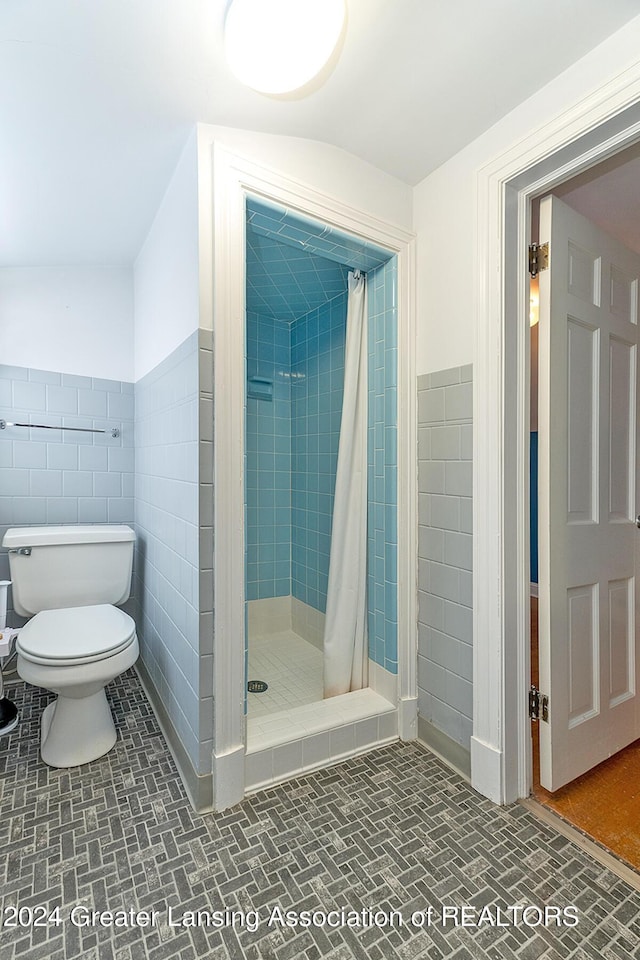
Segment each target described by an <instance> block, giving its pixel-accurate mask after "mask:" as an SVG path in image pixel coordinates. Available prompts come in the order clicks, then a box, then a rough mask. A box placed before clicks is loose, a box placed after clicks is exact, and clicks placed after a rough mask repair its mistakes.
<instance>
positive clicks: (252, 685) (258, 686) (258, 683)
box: [247, 680, 269, 693]
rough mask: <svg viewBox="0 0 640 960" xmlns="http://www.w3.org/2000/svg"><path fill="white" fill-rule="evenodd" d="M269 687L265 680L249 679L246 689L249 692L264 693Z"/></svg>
mask: <svg viewBox="0 0 640 960" xmlns="http://www.w3.org/2000/svg"><path fill="white" fill-rule="evenodd" d="M268 689H269V684H268V683H267V682H266V680H249V682H248V683H247V690H248V692H249V693H264V692H265V690H268Z"/></svg>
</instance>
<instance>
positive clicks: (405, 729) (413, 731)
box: [398, 697, 418, 740]
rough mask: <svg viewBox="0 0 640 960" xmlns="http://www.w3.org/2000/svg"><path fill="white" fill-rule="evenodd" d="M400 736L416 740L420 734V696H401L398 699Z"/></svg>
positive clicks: (404, 738)
mask: <svg viewBox="0 0 640 960" xmlns="http://www.w3.org/2000/svg"><path fill="white" fill-rule="evenodd" d="M398 736H399V737H400V739H401V740H415V739H416V737H417V736H418V698H417V697H400V700H399V701H398Z"/></svg>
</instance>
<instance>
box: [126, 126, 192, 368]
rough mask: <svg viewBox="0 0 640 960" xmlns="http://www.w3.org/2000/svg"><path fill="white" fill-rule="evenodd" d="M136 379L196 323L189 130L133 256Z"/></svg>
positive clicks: (165, 354) (182, 338) (169, 350)
mask: <svg viewBox="0 0 640 960" xmlns="http://www.w3.org/2000/svg"><path fill="white" fill-rule="evenodd" d="M133 276H134V312H135V379H136V380H139V379H140V378H141V377H143V376H144V375H145V374H146V373H148V372H149V370H152V369H153V368H154V367H156V366H157V365H158V364H159V363H160V361H161V360H164V358H165V357H167V356H169V354H170V353H172V352H173V351H174V350H175V348H176V347H178V346H179V345H180V344H181V343H182V342H183V340H186V338H187V337H188V336H189V334H191V333H193V331H194V330H196V329H197V328H198V317H199V304H198V296H199V291H198V157H197V149H196V131H195V129H194V130H193V131H192V133H191V135H190V136H189V139H188V140H187V143H186V144H185V147H184V150H183V151H182V154H181V156H180V159H179V161H178V164H177V166H176V169H175V170H174V172H173V176H172V177H171V180H170V181H169V184H168V186H167V190H166V192H165V195H164V197H163V199H162V202H161V204H160V206H159V207H158V211H157V213H156V216H155V218H154V220H153V223H152V224H151V227H150V229H149V233H148V234H147V238H146V240H145V242H144V244H143V245H142V248H141V250H140V253H139V254H138V257H137V258H136V261H135V264H134V269H133Z"/></svg>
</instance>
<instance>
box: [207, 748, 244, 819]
mask: <svg viewBox="0 0 640 960" xmlns="http://www.w3.org/2000/svg"><path fill="white" fill-rule="evenodd" d="M244 754H245V750H244V745H243V744H242V745H240V746H239V747H236V748H235V749H234V750H231V751H230V752H229V753H223V754H221V755H219V756H216V754H215V753H214V755H213V773H212V780H213V809H214V810H215V811H216V813H219V812H220V811H221V810H227V809H228V808H229V807H234V806H235V805H236V803H240V801H241V800H242V799H243V797H244Z"/></svg>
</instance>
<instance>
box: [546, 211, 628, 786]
mask: <svg viewBox="0 0 640 960" xmlns="http://www.w3.org/2000/svg"><path fill="white" fill-rule="evenodd" d="M547 241H548V242H549V247H550V267H549V269H547V270H545V271H543V272H542V273H541V274H540V331H539V358H540V370H539V580H540V584H539V596H540V599H539V643H540V689H541V691H542V692H543V693H545V694H548V695H549V722H548V723H545V722H543V721H542V720H541V721H540V781H541V783H542V786H543V787H546V789H548V790H552V791H553V790H557V789H558V788H559V787H561V786H562V785H563V784H565V783H568V782H569V781H570V780H573V779H574V778H575V777H577V776H579V775H580V774H581V773H584V772H585V771H586V770H589V769H590V768H591V767H593V766H595V765H596V764H598V763H600V762H601V761H602V760H605V759H606V758H607V757H609V756H610V755H611V754H613V753H615V752H616V751H617V750H620V749H621V748H622V747H624V746H626V745H627V744H628V743H630V742H631V741H633V740H635V739H636V738H637V737H639V736H640V726H639V718H640V704H639V703H638V699H639V698H638V686H639V685H638V679H639V674H638V667H639V661H640V657H639V656H638V644H637V628H636V609H637V606H638V583H637V581H638V577H637V576H636V571H637V565H638V556H639V554H638V549H639V545H640V529H638V528H637V526H636V515H637V513H638V512H640V502H639V501H638V496H637V493H638V482H637V469H636V453H637V449H638V418H637V350H638V277H639V276H640V257H639V256H638V255H637V254H635V253H633V252H632V251H630V250H628V249H627V248H626V247H624V246H622V245H621V244H620V243H618V242H617V241H616V240H614V239H613V238H611V237H610V236H608V235H607V234H605V233H604V232H603V231H601V230H600V229H598V228H597V227H596V226H595V225H594V224H592V223H591V222H590V221H588V220H586V219H585V218H584V217H582V216H580V215H579V214H578V213H576V212H575V211H574V210H572V209H571V208H570V207H568V206H566V204H563V203H561V202H560V201H559V200H557V199H556V198H555V197H547V198H545V199H544V200H542V201H541V203H540V242H541V243H544V242H547Z"/></svg>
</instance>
